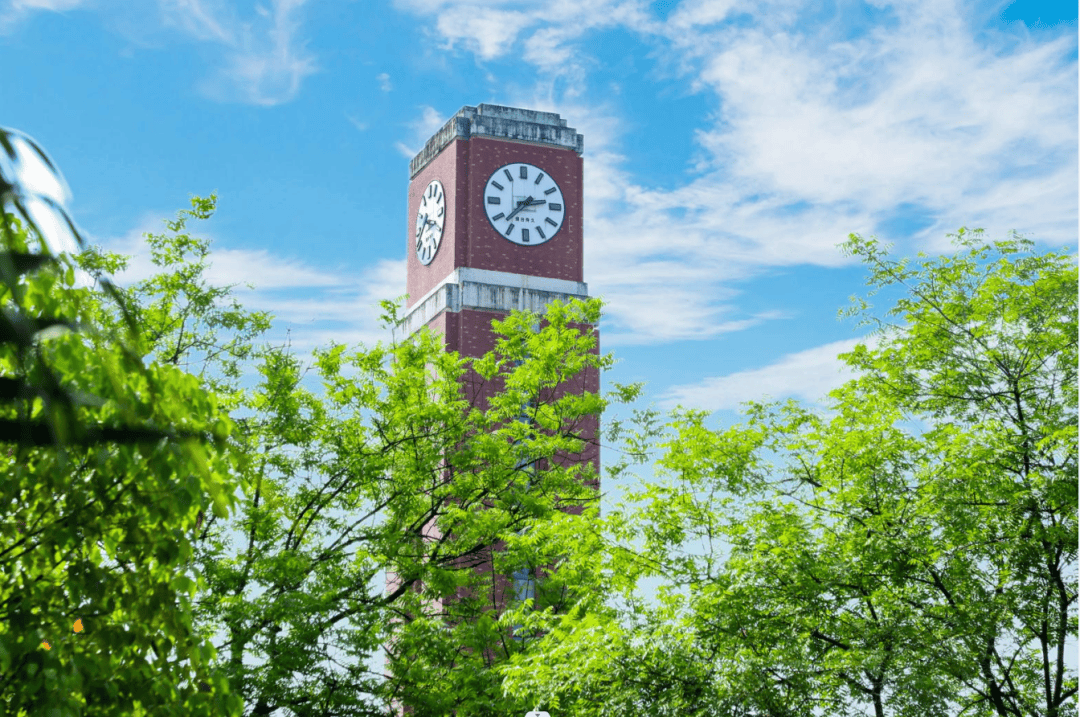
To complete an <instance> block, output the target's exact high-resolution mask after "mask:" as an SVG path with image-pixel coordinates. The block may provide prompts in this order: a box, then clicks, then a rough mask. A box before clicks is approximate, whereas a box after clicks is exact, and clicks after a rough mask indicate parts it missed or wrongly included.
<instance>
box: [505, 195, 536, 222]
mask: <svg viewBox="0 0 1080 717" xmlns="http://www.w3.org/2000/svg"><path fill="white" fill-rule="evenodd" d="M532 200H533V198H532V197H526V198H525V199H523V200H521V201H520V202H518V205H517V209H515V210H514V211H512V212H510V216H508V217H507V218H506V221H510V220H511V219H513V218H514V216H516V215H517V213H518V212H520V211H521V210H522V209H524V208H525V207H527V206H529V205H530V204H532Z"/></svg>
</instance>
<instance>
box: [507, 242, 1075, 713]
mask: <svg viewBox="0 0 1080 717" xmlns="http://www.w3.org/2000/svg"><path fill="white" fill-rule="evenodd" d="M955 240H956V243H957V244H958V245H959V247H962V248H966V249H967V251H966V252H958V253H957V255H955V256H951V257H948V256H947V257H940V258H936V259H926V258H925V257H924V256H922V255H920V259H921V261H920V262H919V264H918V266H917V267H913V266H910V264H909V263H908V262H894V261H891V260H889V259H888V258H887V255H886V253H885V252H884V250H882V249H881V248H880V247H879V246H878V244H877V242H876V241H875V240H873V239H870V240H866V239H862V238H861V237H858V236H856V235H852V237H851V238H850V239H849V241H848V242H847V243H846V244H845V247H844V248H845V250H846V251H848V252H850V253H851V254H854V255H857V256H860V257H862V258H863V260H864V261H865V262H866V263H867V264H868V265H869V267H870V270H871V275H870V279H869V282H868V283H870V284H871V285H872V286H873V287H874V291H876V290H877V289H880V288H881V287H884V286H888V285H890V284H899V285H902V286H903V287H905V288H906V289H907V292H908V293H907V295H906V296H905V297H904V298H902V299H900V300H899V301H898V302H897V304H896V306H895V307H894V308H893V309H892V310H891V311H889V312H888V314H887V316H894V317H901V318H903V319H904V321H905V322H906V323H905V324H903V325H891V324H886V323H884V322H882V321H878V320H875V319H870V321H871V322H874V323H876V326H877V328H878V332H877V334H876V336H875V337H874V339H873V340H871V341H867V342H864V343H862V344H859V345H858V346H856V348H855V349H854V350H853V351H851V352H849V353H847V354H844V355H842V358H843V359H844V360H845V361H846V362H847V363H848V364H849V365H851V366H852V367H853V368H855V369H856V370H857V371H858V372H859V377H858V378H857V379H855V380H853V381H851V382H849V383H848V384H846V385H844V386H843V387H841V388H839V389H837V390H835V391H833V392H832V393H831V394H830V398H829V401H828V409H829V413H828V414H824V415H822V414H818V413H815V412H813V411H810V410H807V409H805V408H802V407H800V406H799V405H798V404H796V403H795V402H793V401H788V402H786V403H773V404H759V403H751V404H750V405H749V407H748V409H747V411H746V414H745V418H746V420H745V421H744V423H742V424H740V425H736V426H734V427H732V428H730V429H727V430H718V431H713V430H710V429H708V428H706V427H705V425H704V420H705V418H706V414H704V413H703V412H700V411H684V410H681V409H680V410H677V411H675V412H674V413H673V416H672V420H671V421H670V422H669V423H667V424H666V428H668V429H670V431H671V433H670V434H668V435H667V438H668V440H666V441H665V442H663V443H661V444H660V448H662V449H663V450H664V455H663V456H662V457H661V458H660V460H659V462H658V472H659V473H660V474H661V475H664V476H667V477H668V479H667V480H665V481H662V482H659V483H657V484H655V485H649V486H646V487H645V488H644V489H642V490H641V491H639V492H638V493H636V494H632V495H631V496H630V500H631V501H633V502H634V503H636V505H635V504H634V503H632V504H631V505H630V506H628V507H624V508H623V509H622V510H621V511H618V512H616V513H615V514H614V515H612V516H610V517H609V518H608V519H607V520H606V521H605V522H606V526H605V540H607V541H610V542H611V543H613V544H614V547H611V548H609V550H607V551H604V552H606V555H605V556H600V557H598V552H597V551H596V550H595V549H591V550H590V553H591V554H592V555H593V556H594V557H593V558H592V562H591V572H590V570H586V571H584V574H585V575H586V577H585V578H583V580H588V581H591V583H592V584H593V585H594V586H596V588H595V589H602V588H603V587H604V586H605V584H609V583H610V578H609V577H608V576H610V575H611V574H612V573H613V572H614V571H619V570H622V571H625V573H626V574H627V575H628V576H630V578H629V581H628V582H629V585H623V586H621V588H620V589H619V590H618V592H617V593H616V594H622V595H628V596H630V597H631V599H628V600H627V601H626V602H625V604H623V605H621V606H618V608H617V609H616V607H615V606H614V603H609V604H608V605H606V606H605V608H604V610H602V611H599V612H598V611H595V610H594V611H589V612H587V613H586V614H585V615H584V616H582V615H579V614H578V613H576V612H575V611H569V612H568V613H566V614H565V615H563V616H557V617H552V618H551V619H550V620H548V621H547V625H546V626H547V629H548V632H547V634H546V635H545V636H544V638H543V640H541V643H542V644H541V645H538V646H537V648H536V649H534V650H533V651H532V652H531V653H530V654H529V655H528V656H516V657H515V658H514V659H513V661H512V664H511V665H509V666H508V667H505V668H503V672H504V674H505V675H506V687H507V689H508V691H509V692H510V693H511V694H513V695H515V697H517V698H519V699H522V698H523V699H528V700H532V701H535V702H537V703H540V704H545V705H551V706H552V707H554V706H556V705H558V706H559V714H573V715H593V714H629V713H630V712H634V713H636V714H642V713H649V714H667V713H676V712H678V713H681V714H687V715H708V714H714V713H716V714H731V715H793V716H794V715H799V716H803V715H805V716H807V717H809V715H813V714H820V713H822V712H824V713H826V714H830V715H848V714H851V715H854V714H863V713H864V710H865V709H866V708H869V709H871V710H873V712H874V714H876V715H878V716H879V717H883V716H884V715H904V716H907V715H912V716H914V715H920V716H924V715H956V714H963V715H1003V716H1004V715H1024V716H1027V715H1032V716H1034V715H1047V716H1055V717H1056V716H1057V715H1063V714H1069V713H1072V712H1074V711H1075V709H1076V691H1077V677H1076V673H1075V669H1070V668H1069V666H1068V665H1067V663H1066V658H1065V649H1066V640H1067V639H1068V638H1069V637H1070V636H1072V637H1073V638H1074V639H1075V635H1076V632H1077V615H1076V600H1077V585H1076V556H1077V523H1076V509H1077V463H1076V451H1077V433H1076V430H1077V414H1076V406H1077V378H1076V367H1077V352H1076V346H1077V301H1076V296H1077V271H1076V265H1075V257H1074V256H1071V255H1069V254H1064V253H1047V254H1043V255H1035V254H1033V253H1032V251H1031V250H1032V244H1031V242H1028V241H1026V240H1023V239H1020V238H1017V237H1012V238H1011V239H1010V240H1007V241H998V242H994V243H993V244H992V245H990V244H988V243H986V242H985V241H984V240H983V239H982V237H981V236H980V233H979V232H973V233H968V232H965V231H964V230H961V231H960V233H959V234H957V235H955ZM872 293H873V291H872V292H871V294H872ZM869 308H870V307H869V305H868V304H866V303H865V302H859V301H856V304H855V307H854V309H853V310H852V311H850V312H848V313H849V314H859V313H866V312H867V310H868V309H869ZM656 415H657V414H656V413H655V412H652V411H650V412H648V413H647V414H645V415H644V416H639V419H640V420H639V421H638V423H639V425H640V426H641V429H640V430H638V431H635V432H633V434H632V436H631V439H630V440H629V441H628V448H629V451H630V453H631V455H634V456H635V460H636V461H638V462H644V461H645V460H647V459H648V456H649V455H650V451H651V441H652V440H653V439H655V438H658V437H660V436H661V435H662V434H663V431H662V429H660V428H658V427H657V426H656V425H655V418H656ZM770 454H771V455H774V456H777V457H778V458H780V459H782V460H781V461H780V463H779V465H778V466H773V465H772V464H770V463H768V462H767V461H766V457H767V455H770ZM624 467H625V466H617V467H616V471H620V470H622V469H623V468H624ZM581 559H582V560H583V561H586V562H587V559H586V558H584V557H583V558H581ZM589 575H591V577H588V576H589ZM639 577H654V578H655V577H660V578H663V579H664V581H665V584H666V586H667V587H666V590H661V592H660V594H659V597H658V600H656V601H654V602H653V603H652V604H646V603H643V602H641V601H640V600H635V599H632V595H633V594H632V591H631V590H630V586H632V584H633V582H634V581H636V580H637V579H638V578H639ZM598 634H603V635H604V639H602V640H599V639H597V636H598ZM676 684H680V685H681V684H685V686H686V687H687V688H688V689H681V690H677V691H674V692H673V691H672V690H671V687H672V686H673V685H676ZM665 688H666V689H667V691H665ZM628 701H629V703H630V706H629V707H628V706H627V703H628ZM717 710H719V711H717Z"/></svg>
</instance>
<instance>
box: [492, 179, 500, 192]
mask: <svg viewBox="0 0 1080 717" xmlns="http://www.w3.org/2000/svg"><path fill="white" fill-rule="evenodd" d="M491 186H493V187H495V188H496V189H498V190H502V188H503V186H502V185H501V184H499V183H498V182H496V181H495V180H494V179H493V180H491Z"/></svg>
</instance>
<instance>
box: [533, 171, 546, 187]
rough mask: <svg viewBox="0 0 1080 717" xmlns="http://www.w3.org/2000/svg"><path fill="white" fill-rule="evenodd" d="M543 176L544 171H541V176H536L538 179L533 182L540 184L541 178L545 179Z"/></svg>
mask: <svg viewBox="0 0 1080 717" xmlns="http://www.w3.org/2000/svg"><path fill="white" fill-rule="evenodd" d="M543 178H544V173H543V172H541V173H540V174H539V176H537V178H536V181H535V182H533V184H540V180H541V179H543Z"/></svg>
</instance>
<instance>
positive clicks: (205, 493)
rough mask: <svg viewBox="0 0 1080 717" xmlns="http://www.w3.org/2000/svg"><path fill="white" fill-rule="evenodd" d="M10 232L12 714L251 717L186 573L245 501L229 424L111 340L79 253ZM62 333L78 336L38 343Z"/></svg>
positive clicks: (2, 696)
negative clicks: (203, 514) (210, 533)
mask: <svg viewBox="0 0 1080 717" xmlns="http://www.w3.org/2000/svg"><path fill="white" fill-rule="evenodd" d="M11 186H13V185H12V184H10V183H9V184H8V187H9V191H8V195H7V196H6V197H5V199H8V200H10V199H11V197H12V196H13V193H14V190H12V189H10V187H11ZM15 203H16V204H18V201H16V202H15ZM21 213H22V214H24V218H25V215H26V212H25V211H22V212H21ZM0 229H2V233H3V237H4V250H5V253H4V258H5V262H6V263H5V266H4V268H5V270H6V271H5V275H4V283H3V287H2V288H0V302H2V303H3V308H4V316H5V319H6V324H7V327H8V328H9V329H12V330H10V331H9V332H8V333H7V334H6V335H5V336H4V339H5V343H4V344H3V345H2V346H0V375H2V376H3V380H4V386H5V387H11V388H12V390H11V391H9V392H8V395H7V396H5V401H4V403H3V404H2V406H0V411H2V412H3V416H2V418H3V420H4V421H6V423H5V425H6V426H10V427H13V430H11V431H8V432H5V433H4V437H3V441H4V446H2V448H0V465H2V469H0V470H2V471H3V474H4V475H5V476H6V477H5V480H4V481H2V482H0V510H2V511H3V533H2V536H3V537H2V540H0V576H2V581H0V704H2V705H3V708H4V712H5V714H11V715H39V714H41V715H44V714H50V715H51V714H61V715H112V714H144V713H147V712H152V713H154V714H162V715H224V714H235V713H237V712H238V710H239V708H240V704H239V701H238V700H237V698H236V696H235V695H230V694H229V693H228V690H227V686H226V685H225V684H224V682H223V681H222V680H220V679H218V678H215V677H213V676H212V675H211V674H210V662H211V660H212V657H213V650H212V648H211V647H210V646H209V645H208V644H205V643H204V642H200V641H198V640H197V639H194V631H193V628H192V623H191V620H192V606H191V597H192V595H193V594H194V591H195V588H196V585H197V583H196V581H195V580H194V579H193V578H192V576H190V575H188V574H187V573H186V572H185V570H184V567H185V560H186V558H187V557H188V555H189V554H190V550H191V546H190V543H189V541H188V540H187V538H186V537H185V535H184V531H185V529H188V527H189V526H190V525H191V524H193V523H194V521H195V520H196V514H197V512H198V510H199V506H200V503H201V502H203V501H209V503H210V505H212V508H213V510H214V511H215V512H216V513H217V514H219V515H225V514H226V513H227V511H228V509H229V507H230V506H231V504H232V503H231V493H232V488H233V486H232V485H231V479H230V475H231V474H232V473H233V470H234V469H233V466H232V462H233V461H234V460H235V455H232V454H231V453H230V452H229V451H228V450H226V449H225V447H224V443H223V442H224V440H225V438H226V436H227V434H228V432H229V430H230V428H231V424H230V422H229V420H228V418H227V417H226V416H224V415H223V414H221V413H220V412H219V411H218V410H217V408H216V406H215V402H214V398H213V396H211V395H209V394H207V393H206V392H205V391H203V390H202V389H201V388H200V387H199V386H198V385H197V382H196V381H195V380H194V379H193V378H192V377H190V376H187V375H185V374H183V373H182V372H180V371H177V370H175V369H173V368H170V367H163V366H144V365H143V364H142V363H141V361H139V359H138V358H137V357H136V356H135V355H134V354H133V353H132V351H131V350H130V348H129V346H128V345H127V343H126V341H125V338H126V337H125V336H124V335H123V332H118V333H116V334H114V335H108V334H106V333H103V332H101V331H99V330H98V329H99V327H97V326H96V325H95V324H94V323H93V322H92V321H91V320H90V318H91V317H90V315H89V312H88V311H87V305H88V303H89V300H88V297H87V293H88V290H86V289H80V288H76V287H75V281H74V279H75V265H74V263H73V262H72V261H71V260H70V258H69V257H67V256H66V255H59V256H48V247H47V245H45V243H44V241H42V240H41V238H40V237H38V236H37V235H36V234H34V233H33V232H32V230H31V231H27V230H25V229H23V226H22V223H21V222H20V221H19V219H17V218H16V217H15V216H13V215H11V214H4V215H3V227H2V228H0ZM35 243H36V244H38V245H39V246H37V247H34V246H33V245H34V244H35ZM122 310H123V307H122V305H121V306H119V307H118V308H117V311H118V312H119V313H120V314H122ZM50 324H51V325H52V326H53V327H58V326H64V327H69V328H71V329H78V331H74V330H66V331H56V330H55V328H54V329H53V330H51V331H41V330H40V329H41V328H43V326H49V325H50ZM26 329H29V330H26ZM73 624H74V625H75V626H76V631H81V630H83V626H84V625H85V632H84V633H83V634H80V635H78V637H74V636H73V635H72V634H71V632H70V631H71V630H72V627H71V626H72V625H73ZM64 634H68V638H67V639H63V638H60V639H57V638H58V636H60V635H64ZM45 640H48V641H49V643H50V645H49V646H50V648H51V649H46V648H44V647H43V646H42V643H43V641H45Z"/></svg>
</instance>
